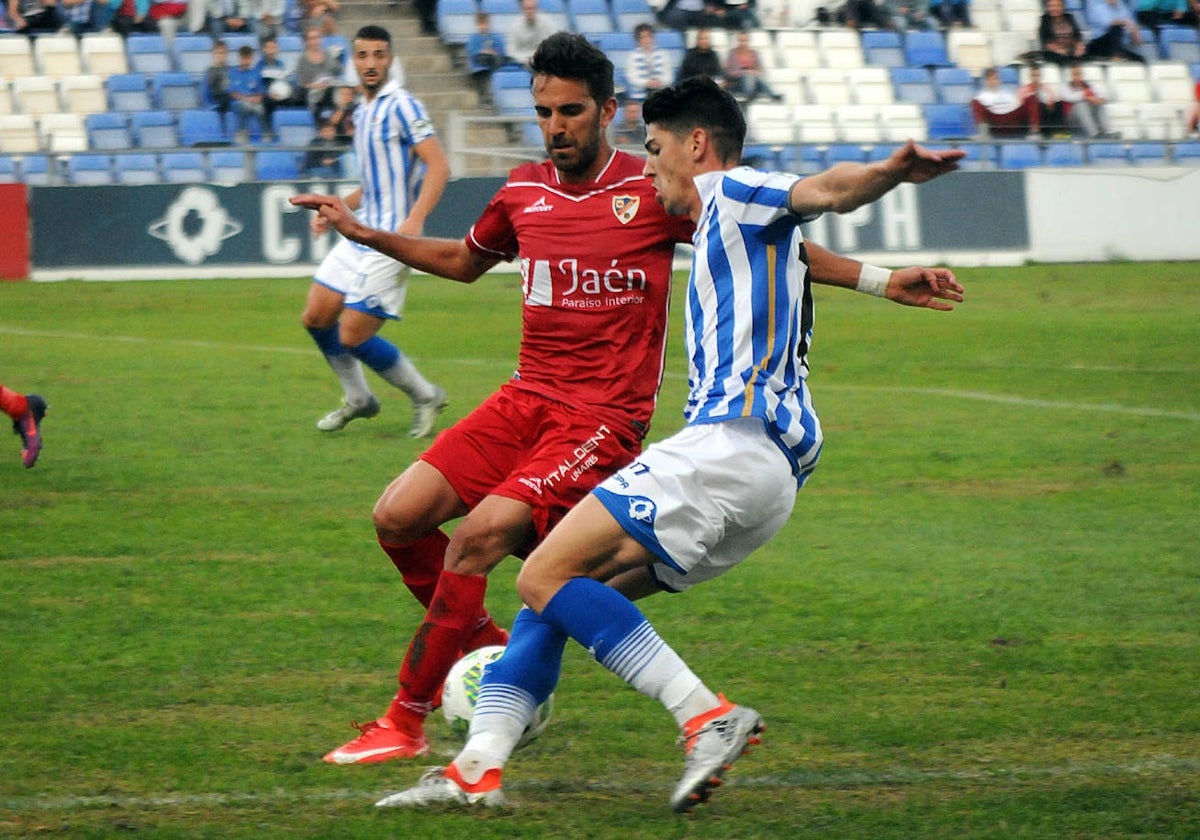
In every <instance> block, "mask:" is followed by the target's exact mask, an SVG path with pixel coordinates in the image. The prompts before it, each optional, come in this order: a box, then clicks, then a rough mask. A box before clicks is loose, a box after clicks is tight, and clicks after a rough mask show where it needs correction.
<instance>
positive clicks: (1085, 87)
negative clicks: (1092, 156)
mask: <svg viewBox="0 0 1200 840" xmlns="http://www.w3.org/2000/svg"><path fill="white" fill-rule="evenodd" d="M1060 95H1061V97H1062V101H1063V102H1064V103H1066V106H1067V125H1068V126H1069V127H1070V129H1071V132H1072V133H1073V134H1075V135H1076V136H1079V137H1089V138H1092V139H1097V140H1098V139H1107V138H1117V137H1120V136H1121V133H1120V132H1118V131H1113V130H1112V129H1111V127H1110V125H1109V122H1108V114H1107V113H1106V112H1105V109H1104V105H1105V103H1106V102H1108V100H1107V99H1106V98H1105V97H1104V90H1103V89H1102V88H1100V87H1099V86H1098V85H1092V84H1091V83H1089V82H1088V81H1087V80H1086V79H1084V78H1083V67H1081V66H1080V65H1078V64H1075V65H1072V66H1071V70H1070V76H1069V77H1068V78H1067V81H1066V82H1064V83H1063V86H1062V91H1061V94H1060Z"/></svg>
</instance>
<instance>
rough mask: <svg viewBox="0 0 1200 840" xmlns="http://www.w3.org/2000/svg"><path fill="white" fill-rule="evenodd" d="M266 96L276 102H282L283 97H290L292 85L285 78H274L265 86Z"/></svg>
mask: <svg viewBox="0 0 1200 840" xmlns="http://www.w3.org/2000/svg"><path fill="white" fill-rule="evenodd" d="M267 96H269V97H271V98H272V99H274V100H275V101H276V102H283V101H284V100H285V99H291V98H292V85H291V82H289V81H287V80H286V79H276V80H275V81H273V82H271V86H270V87H268V88H267Z"/></svg>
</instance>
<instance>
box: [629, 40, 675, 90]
mask: <svg viewBox="0 0 1200 840" xmlns="http://www.w3.org/2000/svg"><path fill="white" fill-rule="evenodd" d="M633 37H634V40H636V41H637V48H636V49H634V50H633V51H632V52H630V53H629V57H628V58H627V59H626V60H625V95H626V96H627V97H628V98H629V99H632V100H634V101H635V102H641V101H642V100H643V99H645V98H646V97H647V96H648V95H649V94H651V93H653V92H654V91H656V90H658V89H659V88H664V87H667V86H668V85H670V84H671V82H672V81H673V77H674V70H673V68H672V67H671V56H670V55H668V54H667V51H666V50H662V49H659V48H658V47H657V46H656V45H655V43H654V27H653V26H652V25H651V24H649V23H639V24H638V25H637V26H635V27H634V28H633Z"/></svg>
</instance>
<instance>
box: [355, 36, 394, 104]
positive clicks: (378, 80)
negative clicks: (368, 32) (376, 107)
mask: <svg viewBox="0 0 1200 840" xmlns="http://www.w3.org/2000/svg"><path fill="white" fill-rule="evenodd" d="M391 63H392V52H391V50H390V49H389V48H388V45H387V42H385V41H356V42H355V44H354V69H355V70H356V71H358V80H359V81H360V82H362V86H363V89H364V90H366V92H367V94H368V95H369V96H374V95H375V94H376V93H377V92H378V91H379V89H380V88H381V87H383V85H384V83H385V82H386V81H387V75H388V70H389V68H390V67H391Z"/></svg>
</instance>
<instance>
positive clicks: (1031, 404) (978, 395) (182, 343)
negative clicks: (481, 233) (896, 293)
mask: <svg viewBox="0 0 1200 840" xmlns="http://www.w3.org/2000/svg"><path fill="white" fill-rule="evenodd" d="M0 335H20V336H27V337H32V338H58V339H65V340H71V341H111V342H114V343H121V344H154V345H170V346H174V347H196V348H201V349H205V350H228V351H233V352H240V353H286V354H292V355H312V354H315V353H316V350H314V349H313V348H311V347H268V346H262V345H254V344H229V343H224V342H217V341H193V340H189V339H179V338H146V337H143V336H128V335H91V334H88V333H79V332H67V331H54V330H29V329H23V328H21V327H0ZM444 361H449V362H452V363H453V364H456V365H481V366H482V365H495V364H504V365H506V366H507V365H511V364H514V363H515V359H513V360H509V359H504V360H500V359H480V358H454V359H446V360H444ZM1062 369H1064V370H1078V371H1099V372H1113V371H1114V370H1115V368H1112V367H1097V368H1085V367H1081V366H1067V367H1065V368H1062ZM1126 372H1128V373H1145V372H1147V371H1141V370H1135V369H1133V368H1130V369H1128V370H1126ZM1158 372H1167V373H1186V372H1187V371H1184V370H1180V371H1174V370H1169V371H1158ZM668 376H669V377H670V378H672V379H681V378H683V374H678V373H675V374H668ZM819 388H820V389H821V390H829V391H875V392H883V393H895V394H916V395H919V396H929V397H944V398H948V399H959V400H973V401H977V402H991V403H999V404H1004V405H1016V406H1022V407H1026V408H1043V409H1050V410H1055V411H1097V412H1103V413H1107V414H1124V415H1129V416H1136V417H1161V418H1165V419H1170V420H1190V421H1192V422H1200V412H1193V411H1175V410H1172V409H1166V408H1146V407H1140V406H1126V405H1118V404H1116V403H1081V402H1067V401H1061V400H1045V399H1036V398H1031V397H1020V396H1013V395H1010V394H989V393H986V392H984V391H964V390H958V389H954V388H918V387H903V386H861V385H837V384H828V383H826V384H822V385H820V386H819Z"/></svg>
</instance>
